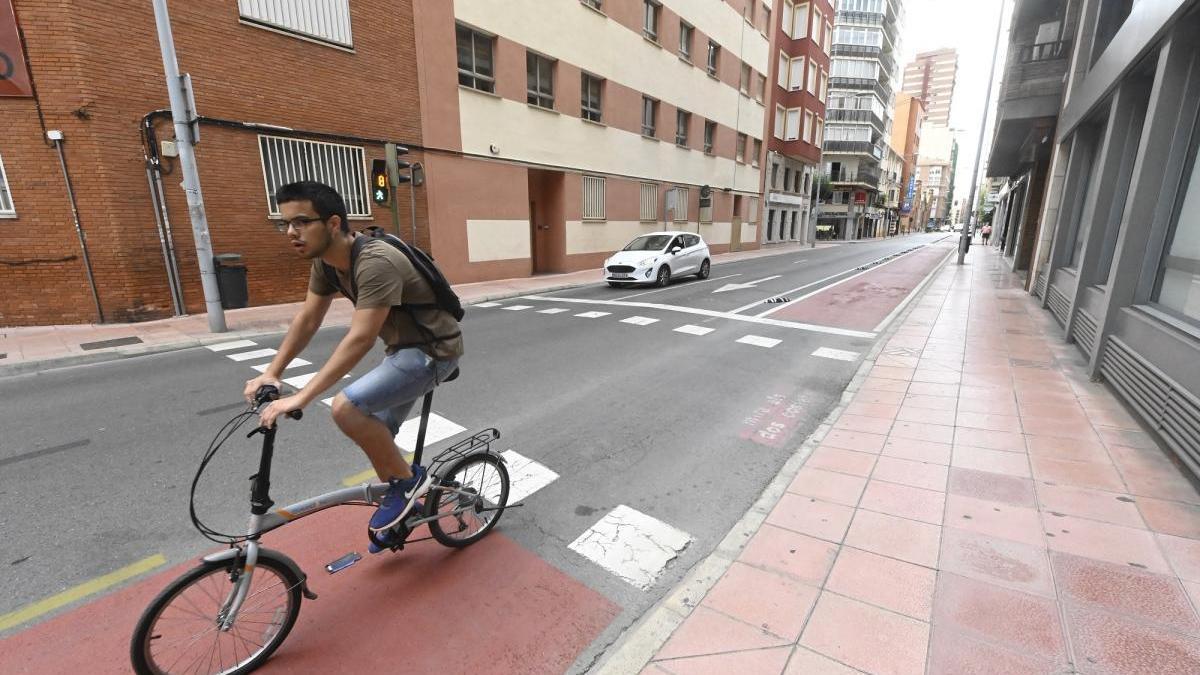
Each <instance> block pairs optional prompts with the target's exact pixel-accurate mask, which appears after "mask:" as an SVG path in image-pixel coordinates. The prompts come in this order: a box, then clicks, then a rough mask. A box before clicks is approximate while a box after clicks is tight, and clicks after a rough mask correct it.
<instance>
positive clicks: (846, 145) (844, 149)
mask: <svg viewBox="0 0 1200 675" xmlns="http://www.w3.org/2000/svg"><path fill="white" fill-rule="evenodd" d="M823 147H824V148H825V152H826V153H827V154H828V153H838V154H843V155H870V156H871V157H874V158H875V159H882V158H883V152H882V151H880V149H879V146H878V145H876V144H875V143H873V142H871V141H830V140H826V141H825V145H824V146H823Z"/></svg>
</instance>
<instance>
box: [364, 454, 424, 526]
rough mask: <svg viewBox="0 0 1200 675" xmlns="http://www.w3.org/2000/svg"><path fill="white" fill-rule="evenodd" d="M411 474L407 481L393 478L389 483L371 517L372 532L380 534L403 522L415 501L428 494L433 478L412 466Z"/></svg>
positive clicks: (420, 467) (422, 468)
mask: <svg viewBox="0 0 1200 675" xmlns="http://www.w3.org/2000/svg"><path fill="white" fill-rule="evenodd" d="M412 472H413V475H412V478H409V479H408V480H397V479H395V478H393V479H392V480H391V481H389V483H390V486H389V487H388V491H387V493H385V494H384V495H383V499H382V500H380V502H379V508H378V509H376V510H375V515H373V516H371V524H370V528H371V530H372V531H373V532H382V531H384V530H386V529H388V528H390V527H394V526H395V525H396V524H397V523H399V522H400V521H402V520H404V517H405V516H407V515H408V512H409V511H412V507H413V506H415V505H416V503H417V500H418V499H419V498H420V497H423V496H424V495H425V493H426V492H429V484H430V483H432V482H433V478H432V476H430V475H429V472H427V471H426V470H425V467H423V466H421V465H419V464H413V466H412Z"/></svg>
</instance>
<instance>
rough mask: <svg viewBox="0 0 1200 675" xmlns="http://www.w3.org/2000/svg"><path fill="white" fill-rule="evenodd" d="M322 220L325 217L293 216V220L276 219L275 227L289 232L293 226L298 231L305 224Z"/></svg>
mask: <svg viewBox="0 0 1200 675" xmlns="http://www.w3.org/2000/svg"><path fill="white" fill-rule="evenodd" d="M322 220H325V219H324V218H321V217H319V216H296V217H295V218H292V219H291V220H277V221H275V229H276V230H279V231H280V232H282V233H284V234H287V231H288V230H289V229H291V228H293V227H294V228H296V230H297V231H299V230H300V229H301V228H302V227H304V226H305V225H308V224H309V223H316V222H320V221H322Z"/></svg>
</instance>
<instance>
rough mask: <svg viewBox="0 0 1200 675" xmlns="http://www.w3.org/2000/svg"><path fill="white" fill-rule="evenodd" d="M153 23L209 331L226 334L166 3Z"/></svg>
mask: <svg viewBox="0 0 1200 675" xmlns="http://www.w3.org/2000/svg"><path fill="white" fill-rule="evenodd" d="M153 3H154V23H155V24H156V25H157V28H158V46H159V48H160V49H161V50H162V60H163V71H165V72H166V75H167V96H168V97H169V98H170V100H171V119H172V121H173V122H174V123H175V140H176V141H177V144H176V147H177V148H178V149H179V168H180V170H181V171H182V172H183V191H184V193H185V194H186V195H187V203H188V216H189V217H190V218H191V221H192V237H193V238H194V239H195V241H196V258H197V261H198V262H199V263H200V285H201V286H202V287H203V289H204V305H205V309H206V311H207V313H208V329H209V330H210V331H211V332H213V333H224V332H225V331H226V330H228V329H227V328H226V327H225V310H224V309H222V307H221V292H220V290H219V289H218V287H217V274H216V269H215V268H214V266H213V251H212V240H211V237H210V236H209V232H208V217H207V216H206V215H205V213H204V195H203V194H202V193H201V192H200V173H199V171H198V170H197V168H196V153H195V149H194V148H193V144H194V142H195V141H194V139H193V136H192V128H191V125H190V123H191V121H192V120H191V118H190V115H191V114H194V113H195V111H190V113H189V111H188V107H187V99H186V97H185V93H184V84H183V80H182V78H181V77H180V75H179V62H178V60H177V59H176V57H175V37H174V36H173V35H172V33H171V17H170V15H169V14H168V13H167V0H153Z"/></svg>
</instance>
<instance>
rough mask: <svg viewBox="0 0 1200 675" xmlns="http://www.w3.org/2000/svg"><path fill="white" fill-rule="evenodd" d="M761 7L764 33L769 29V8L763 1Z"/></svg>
mask: <svg viewBox="0 0 1200 675" xmlns="http://www.w3.org/2000/svg"><path fill="white" fill-rule="evenodd" d="M762 9H763V29H762V32H764V33H766V32H769V31H770V30H771V8H770V7H768V6H767V4H766V3H765V2H764V3H763V8H762Z"/></svg>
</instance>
